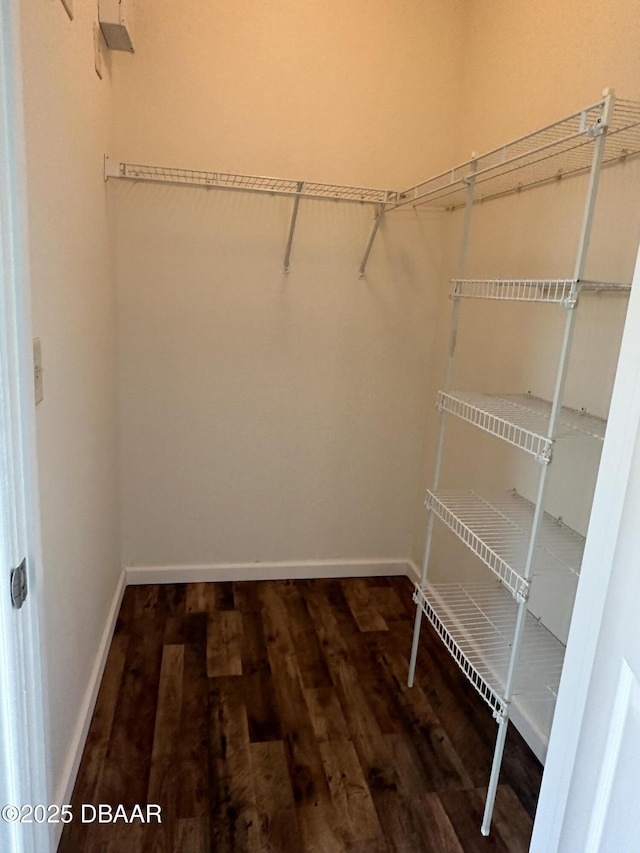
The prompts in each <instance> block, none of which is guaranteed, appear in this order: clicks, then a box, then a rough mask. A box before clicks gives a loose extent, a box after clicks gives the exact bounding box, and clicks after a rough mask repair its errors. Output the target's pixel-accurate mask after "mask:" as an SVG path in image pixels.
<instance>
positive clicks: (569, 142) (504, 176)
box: [104, 96, 640, 301]
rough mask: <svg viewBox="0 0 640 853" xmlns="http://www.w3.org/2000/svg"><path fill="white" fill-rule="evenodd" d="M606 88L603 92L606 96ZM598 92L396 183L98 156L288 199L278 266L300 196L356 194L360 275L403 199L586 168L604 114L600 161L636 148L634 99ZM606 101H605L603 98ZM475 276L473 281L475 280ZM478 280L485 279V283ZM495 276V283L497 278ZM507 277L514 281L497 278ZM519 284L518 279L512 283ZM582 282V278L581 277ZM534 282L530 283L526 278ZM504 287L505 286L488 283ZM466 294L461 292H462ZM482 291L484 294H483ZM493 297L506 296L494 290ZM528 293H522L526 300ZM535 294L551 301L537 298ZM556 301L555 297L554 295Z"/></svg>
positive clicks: (639, 132)
mask: <svg viewBox="0 0 640 853" xmlns="http://www.w3.org/2000/svg"><path fill="white" fill-rule="evenodd" d="M609 97H610V96H606V98H609ZM604 103H605V98H604V97H603V98H602V99H601V100H600V101H597V102H596V103H594V104H591V105H589V106H587V107H584V108H583V109H581V110H578V111H577V112H575V113H572V115H570V116H567V117H565V118H563V119H561V120H560V121H557V122H554V123H553V124H550V125H547V126H546V127H544V128H542V129H540V130H537V131H535V132H534V133H530V134H527V135H526V136H522V137H520V138H519V139H516V140H514V141H513V142H509V143H508V144H506V145H503V146H502V147H500V148H496V149H494V150H493V151H489V152H488V153H487V154H483V155H481V156H480V157H476V158H474V159H472V160H469V161H467V162H466V163H462V164H461V165H459V166H456V167H455V168H453V169H450V170H448V171H446V172H443V173H442V174H440V175H436V176H435V177H433V178H430V179H428V180H426V181H422V182H421V183H419V184H416V185H414V186H411V187H409V188H408V189H406V190H404V191H399V190H397V189H395V190H394V189H375V188H371V187H354V186H340V185H337V184H331V183H321V182H314V181H303V180H295V179H291V178H270V177H264V176H261V175H241V174H233V173H231V172H217V171H211V170H203V169H184V168H177V167H174V166H158V165H149V164H143V163H127V162H121V161H118V160H114V159H112V158H110V157H105V160H104V177H105V180H108V179H124V180H129V181H137V182H147V183H154V184H173V185H181V186H191V187H204V188H206V189H222V190H236V191H240V192H252V193H262V194H269V195H273V196H286V197H289V198H291V199H292V200H293V207H292V211H291V220H290V224H289V233H288V237H287V243H286V249H285V258H284V270H285V272H288V271H289V266H290V260H291V250H292V245H293V238H294V234H295V229H296V223H297V219H298V212H299V205H300V201H301V199H320V200H322V199H324V200H330V201H345V202H359V203H360V204H368V205H372V206H373V207H374V214H373V222H372V225H371V232H370V235H369V239H368V241H367V244H366V247H365V250H364V254H363V256H362V260H361V262H360V266H359V267H358V272H359V274H360V277H361V278H362V277H363V276H364V273H365V270H366V266H367V262H368V260H369V255H370V253H371V250H372V248H373V244H374V242H375V238H376V235H377V233H378V229H379V227H380V224H381V222H382V220H383V218H384V216H385V215H387V214H389V213H391V212H392V211H394V210H399V209H401V208H404V207H407V206H413V207H418V206H429V207H434V206H435V207H437V208H439V209H450V210H455V209H456V208H458V207H462V206H464V205H466V203H467V188H468V186H469V182H470V181H471V180H473V183H474V186H475V192H474V198H473V201H472V203H475V202H478V201H486V200H488V199H491V198H496V197H499V196H501V195H505V194H509V193H513V192H520V191H521V190H523V189H526V188H527V187H532V186H539V185H540V184H543V183H546V182H548V181H555V180H560V179H561V178H564V177H567V176H569V175H575V174H580V173H586V172H588V171H589V170H590V168H591V152H592V149H593V142H594V140H596V139H602V138H603V136H602V129H603V127H604V124H603V122H605V121H606V129H607V133H606V140H605V143H606V144H605V145H604V146H603V152H602V163H603V164H608V163H615V162H619V161H621V160H626V159H627V158H628V157H633V156H635V155H637V154H639V153H640V103H636V102H635V101H624V100H620V99H618V100H616V101H615V105H614V107H613V108H612V109H611V110H610V113H609V115H608V116H607V117H606V119H605V118H604V113H603V109H604ZM609 103H611V104H612V105H613V99H612V98H611V99H610V101H609ZM476 284H477V283H476ZM485 284H486V283H485ZM498 284H499V283H498ZM503 284H507V285H513V284H514V282H507V283H503ZM520 284H522V283H520ZM528 284H529V286H528V287H524V288H522V293H527V294H533V293H535V292H536V291H537V292H539V293H544V292H545V287H546V286H549V287H550V286H552V285H553V284H557V285H558V286H559V287H560V289H563V288H564V289H567V295H568V294H569V293H570V291H571V285H572V284H573V285H576V284H577V282H575V281H574V282H573V283H572V282H556V283H553V282H547V283H546V284H545V283H544V282H529V283H528ZM581 284H582V286H584V284H585V283H584V282H582V283H581ZM534 285H535V286H534ZM494 290H495V292H496V293H498V292H502V293H506V292H507V288H505V287H496V288H494ZM468 295H469V294H468ZM485 298H488V297H485ZM493 298H509V297H503V296H494V297H493ZM530 298H531V297H527V300H529V299H530ZM542 301H554V300H550V299H543V300H542ZM555 301H558V300H555Z"/></svg>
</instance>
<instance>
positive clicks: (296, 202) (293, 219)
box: [284, 181, 303, 273]
mask: <svg viewBox="0 0 640 853" xmlns="http://www.w3.org/2000/svg"><path fill="white" fill-rule="evenodd" d="M302 187H303V181H298V185H297V193H298V194H297V195H296V196H295V198H294V201H293V210H292V212H291V225H290V226H289V239H288V240H287V248H286V251H285V253H284V271H285V273H288V272H289V261H290V260H291V246H292V245H293V235H294V233H295V230H296V221H297V219H298V207H299V205H300V193H301V192H302Z"/></svg>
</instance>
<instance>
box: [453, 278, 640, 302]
mask: <svg viewBox="0 0 640 853" xmlns="http://www.w3.org/2000/svg"><path fill="white" fill-rule="evenodd" d="M630 290H631V285H630V284H622V283H617V282H613V281H591V280H584V281H577V280H576V279H534V278H525V279H504V278H454V279H452V280H451V295H452V296H453V297H455V298H461V299H494V300H503V301H509V302H547V303H553V304H557V305H573V304H575V302H576V301H577V299H578V296H579V294H580V293H581V292H582V291H587V292H599V291H607V292H613V293H621V294H624V293H629V292H630Z"/></svg>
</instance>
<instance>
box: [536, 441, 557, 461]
mask: <svg viewBox="0 0 640 853" xmlns="http://www.w3.org/2000/svg"><path fill="white" fill-rule="evenodd" d="M552 456H553V449H552V444H551V443H549V444H547V445H546V446H545V447H544V449H543V450H541V451H540V453H536V462H539V463H540V464H541V465H548V464H549V462H551V459H552Z"/></svg>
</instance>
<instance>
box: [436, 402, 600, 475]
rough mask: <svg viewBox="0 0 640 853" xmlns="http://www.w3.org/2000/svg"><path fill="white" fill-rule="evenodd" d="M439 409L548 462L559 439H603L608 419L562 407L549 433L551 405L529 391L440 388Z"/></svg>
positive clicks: (541, 460)
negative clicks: (553, 428) (484, 391)
mask: <svg viewBox="0 0 640 853" xmlns="http://www.w3.org/2000/svg"><path fill="white" fill-rule="evenodd" d="M438 408H439V409H440V411H443V412H448V413H449V414H452V415H455V417H457V418H461V419H462V420H463V421H467V422H468V423H470V424H473V426H476V427H478V429H481V430H482V431H483V432H488V433H489V434H490V435H495V436H496V437H497V438H500V439H502V440H503V441H506V442H507V444H511V445H513V446H514V447H519V448H520V450H524V451H525V452H527V453H530V454H531V455H532V456H535V458H536V459H538V460H539V461H540V462H545V463H546V462H549V461H550V460H551V452H552V448H553V445H554V442H555V441H556V440H557V439H558V438H580V437H582V438H598V439H600V440H601V441H603V440H604V433H605V430H606V427H607V422H606V421H605V420H604V419H603V418H599V417H597V416H596V415H590V414H589V413H588V412H585V411H579V410H578V409H570V408H568V407H567V406H562V408H561V409H560V414H559V416H558V423H557V426H556V431H555V434H554V435H553V436H550V435H549V424H550V423H551V413H552V409H553V404H552V403H551V402H549V401H548V400H543V399H542V398H540V397H534V396H533V395H532V394H506V395H501V396H498V395H492V394H482V393H480V392H477V391H476V392H474V391H449V392H445V391H441V392H440V393H439V395H438Z"/></svg>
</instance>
